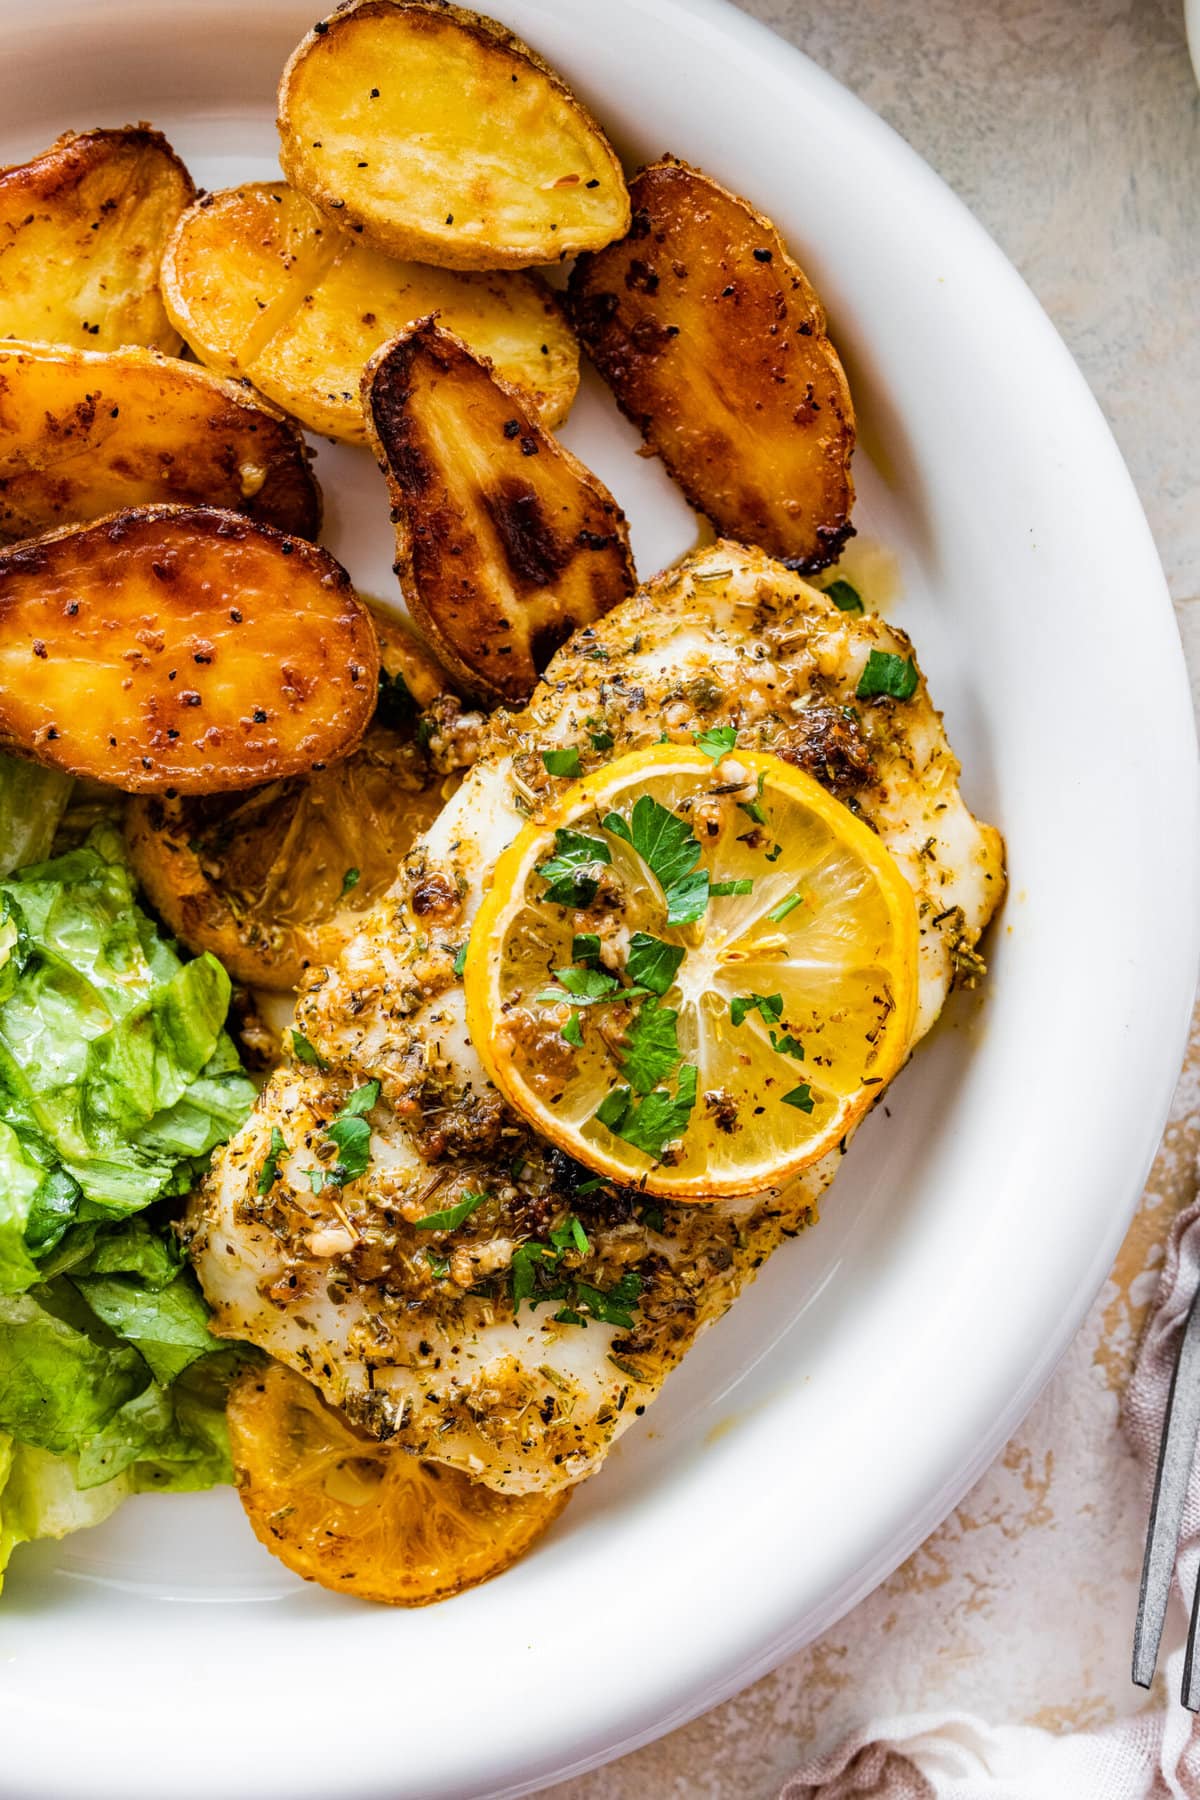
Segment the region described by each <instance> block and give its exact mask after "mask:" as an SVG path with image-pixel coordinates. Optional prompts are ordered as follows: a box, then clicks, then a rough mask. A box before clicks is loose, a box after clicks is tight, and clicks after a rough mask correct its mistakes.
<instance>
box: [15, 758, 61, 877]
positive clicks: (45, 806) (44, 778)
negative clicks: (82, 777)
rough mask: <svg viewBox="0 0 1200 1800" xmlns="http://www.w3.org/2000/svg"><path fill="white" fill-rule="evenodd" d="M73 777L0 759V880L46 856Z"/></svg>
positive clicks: (23, 763) (33, 764)
mask: <svg viewBox="0 0 1200 1800" xmlns="http://www.w3.org/2000/svg"><path fill="white" fill-rule="evenodd" d="M74 785H75V784H74V780H73V777H71V776H70V775H64V774H63V773H62V772H61V771H60V770H58V769H47V768H44V767H43V766H42V765H41V763H31V762H23V761H22V760H21V758H20V757H17V756H0V876H3V875H11V873H12V871H13V870H14V869H21V868H24V866H25V864H26V863H31V862H40V861H41V860H42V858H43V857H44V856H48V855H49V854H50V846H51V845H52V844H53V842H54V834H55V832H56V831H57V830H58V823H59V820H60V819H61V818H62V816H63V814H64V812H65V811H66V810H67V801H68V799H69V798H70V795H71V789H72V787H73V786H74Z"/></svg>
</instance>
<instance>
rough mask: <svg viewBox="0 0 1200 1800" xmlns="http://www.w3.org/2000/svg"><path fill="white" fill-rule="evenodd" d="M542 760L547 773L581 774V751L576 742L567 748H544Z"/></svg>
mask: <svg viewBox="0 0 1200 1800" xmlns="http://www.w3.org/2000/svg"><path fill="white" fill-rule="evenodd" d="M542 762H543V764H544V766H545V770H546V773H547V775H572V776H574V775H578V774H579V752H578V750H577V749H576V748H575V746H574V744H572V745H571V746H570V748H569V749H567V750H543V751H542Z"/></svg>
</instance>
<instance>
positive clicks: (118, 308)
mask: <svg viewBox="0 0 1200 1800" xmlns="http://www.w3.org/2000/svg"><path fill="white" fill-rule="evenodd" d="M195 194H196V190H195V188H194V187H193V185H192V178H191V176H190V175H189V174H188V172H187V170H186V169H185V168H184V166H183V164H182V163H181V162H180V160H179V158H178V157H177V156H176V154H175V152H174V151H173V150H172V148H171V146H170V144H168V142H167V140H166V138H165V137H163V135H162V133H161V132H158V131H151V129H150V128H149V126H148V125H126V126H124V127H122V129H121V130H119V131H85V132H81V133H78V134H77V133H75V132H73V131H69V132H67V133H66V134H65V136H63V137H60V138H59V139H58V141H57V142H56V143H53V144H51V146H50V148H49V149H48V150H46V151H44V152H43V154H42V155H41V156H35V157H34V159H33V161H32V162H27V163H17V164H15V165H14V166H12V167H11V168H7V169H3V170H0V337H16V338H25V339H34V340H36V341H38V342H40V343H49V344H74V345H75V346H76V347H77V348H79V349H81V350H118V349H120V348H121V346H122V345H124V344H141V345H143V346H146V347H148V348H151V349H156V350H167V351H176V350H178V349H179V336H178V334H177V332H176V331H175V329H174V327H173V326H172V325H171V322H170V320H169V319H168V318H167V315H166V312H165V311H164V310H163V303H162V299H161V297H160V295H159V291H158V264H159V258H160V257H161V255H162V248H163V245H164V243H165V242H166V239H167V234H168V233H169V232H170V230H171V228H172V226H173V225H174V224H175V221H176V220H177V219H178V217H179V215H180V213H181V212H182V211H183V209H184V207H185V206H188V205H190V203H191V201H192V200H193V199H194V198H195Z"/></svg>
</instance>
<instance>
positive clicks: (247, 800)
mask: <svg viewBox="0 0 1200 1800" xmlns="http://www.w3.org/2000/svg"><path fill="white" fill-rule="evenodd" d="M376 628H377V631H378V635H379V650H380V657H381V661H382V669H383V673H382V676H381V679H380V685H379V704H378V707H377V709H376V712H375V716H374V718H373V719H372V721H371V724H370V727H369V728H368V730H367V734H366V736H365V737H364V738H363V740H362V743H361V744H360V745H359V746H358V748H357V750H355V751H353V752H352V753H351V754H350V755H349V756H347V757H345V758H344V759H343V760H342V761H341V762H337V763H333V764H331V765H330V766H329V767H328V768H326V769H323V770H320V771H319V772H317V773H316V774H312V775H294V776H292V777H291V779H290V780H287V781H273V782H270V783H268V785H267V786H266V787H258V788H252V789H251V790H250V791H249V792H248V793H244V794H207V795H205V794H193V795H177V796H176V797H175V798H174V799H172V800H168V799H165V798H163V797H162V796H161V795H157V794H155V795H139V796H136V797H135V798H134V799H133V800H131V801H130V803H129V805H128V807H127V808H126V812H125V841H126V843H127V845H128V847H129V855H130V860H131V862H132V863H133V867H134V870H135V872H136V874H137V877H138V879H139V881H140V882H141V884H142V886H143V888H144V889H145V890H146V893H147V894H148V895H149V897H150V900H151V901H152V903H153V905H154V906H155V908H156V910H157V911H158V912H159V913H160V914H161V915H162V917H163V918H164V919H165V920H166V922H167V924H168V926H169V927H170V929H171V930H172V931H173V932H174V933H175V935H176V936H177V937H179V938H181V939H182V940H183V942H184V943H185V944H186V945H187V946H188V948H189V949H191V950H196V951H200V950H211V951H212V952H213V954H214V955H215V956H218V957H219V958H220V960H221V961H222V962H223V963H224V964H225V967H226V968H227V969H228V970H229V972H230V974H231V975H233V976H235V977H236V978H237V980H239V981H244V982H246V983H248V984H249V985H250V986H252V987H260V988H276V989H280V990H286V989H289V988H294V987H297V986H299V983H300V981H301V979H302V977H303V975H304V971H305V970H306V969H307V968H309V967H310V965H317V966H321V965H324V964H328V963H330V962H332V961H333V959H334V957H335V956H336V955H337V952H338V950H339V948H340V947H341V945H342V944H343V943H344V942H345V940H346V939H347V938H349V937H351V936H352V935H353V933H354V932H355V931H356V930H357V928H358V926H359V924H360V923H361V918H362V914H363V913H364V912H365V911H366V909H367V908H368V907H369V906H371V905H372V904H373V903H374V902H375V901H376V900H377V899H378V898H379V896H380V895H381V894H382V893H383V892H384V890H385V889H386V888H387V887H388V886H389V885H390V884H391V882H392V881H393V880H394V878H395V874H396V870H397V869H398V867H399V865H400V860H401V858H402V857H403V856H404V854H405V852H406V851H407V850H408V848H409V846H410V845H411V843H412V841H413V839H414V838H415V837H416V836H417V835H418V833H420V832H422V831H425V830H426V829H427V828H428V826H430V825H431V824H432V823H433V820H434V819H435V818H436V816H437V814H438V813H439V812H440V811H441V808H442V804H443V801H444V800H445V798H446V795H447V793H448V792H449V790H450V787H451V785H452V783H451V782H448V781H447V778H446V777H444V776H443V775H442V774H441V773H439V772H438V771H437V770H436V769H435V768H434V767H433V765H432V763H431V762H430V760H429V758H428V757H427V755H426V753H425V750H424V749H423V748H422V745H421V743H420V741H419V739H418V722H419V721H418V709H419V708H422V707H425V706H428V705H429V704H430V702H431V701H432V700H434V699H435V698H436V697H437V696H438V695H439V694H442V693H444V692H445V691H446V689H447V688H448V686H449V683H448V681H447V679H446V676H445V674H444V673H443V671H442V670H441V669H439V668H438V666H437V664H436V663H435V662H434V660H433V658H432V657H431V656H430V655H429V652H428V651H427V650H425V649H424V647H423V646H422V645H420V644H419V643H418V642H417V640H416V639H415V638H414V637H413V636H412V635H411V634H410V633H409V632H407V631H406V630H405V629H404V628H403V627H402V626H399V625H397V624H396V623H395V622H394V621H393V620H384V619H381V618H380V617H379V615H378V614H377V615H376Z"/></svg>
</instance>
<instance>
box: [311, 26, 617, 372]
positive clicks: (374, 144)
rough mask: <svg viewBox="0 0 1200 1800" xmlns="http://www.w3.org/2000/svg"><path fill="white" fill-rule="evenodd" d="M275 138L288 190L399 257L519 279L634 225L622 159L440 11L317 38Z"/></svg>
mask: <svg viewBox="0 0 1200 1800" xmlns="http://www.w3.org/2000/svg"><path fill="white" fill-rule="evenodd" d="M279 135H280V139H281V140H282V142H281V149H280V153H279V159H280V162H281V163H282V164H283V172H284V174H285V175H286V176H287V178H288V180H289V181H290V182H291V183H292V185H293V187H297V188H299V189H300V191H301V193H304V194H307V195H308V196H309V198H310V199H311V200H314V201H315V202H316V204H317V205H318V206H319V207H321V209H322V211H324V212H327V213H329V214H330V216H331V217H332V218H334V219H336V221H337V222H338V224H340V225H346V226H349V227H351V229H353V230H356V231H357V230H361V231H362V232H363V234H364V236H365V237H366V238H368V239H369V240H371V241H372V242H374V243H376V244H378V245H379V247H380V248H381V249H383V250H387V251H388V252H390V254H391V255H393V256H412V257H417V258H419V259H420V260H421V261H422V262H431V263H438V264H440V265H441V266H443V267H444V268H448V269H524V268H528V267H529V265H530V264H531V263H549V262H556V261H558V260H559V259H560V258H562V257H564V256H574V255H576V253H577V252H578V251H580V250H597V249H599V248H600V246H601V245H603V244H607V243H611V241H612V240H613V238H618V237H620V236H621V234H622V233H623V232H624V231H625V230H626V228H627V227H628V224H629V195H628V192H627V190H626V187H625V177H624V175H623V174H622V173H621V165H620V163H619V162H618V161H617V156H616V152H615V151H614V150H613V147H612V145H611V144H610V143H609V141H608V139H607V138H606V137H605V135H604V133H603V132H602V131H601V129H600V127H599V125H597V123H596V121H595V119H593V118H592V116H591V114H590V113H589V112H588V111H587V110H586V109H585V108H584V107H583V106H582V105H581V104H580V102H579V101H578V100H577V99H576V97H575V95H574V94H573V93H572V92H571V90H570V88H568V87H567V86H566V84H565V82H563V81H562V80H561V78H560V77H559V76H558V75H556V74H555V72H554V70H553V69H551V68H548V67H547V65H546V64H545V63H544V62H543V61H542V59H541V57H540V56H537V55H536V54H535V53H534V52H533V51H532V50H531V49H530V48H529V47H528V45H527V44H523V43H522V42H521V40H520V39H519V38H515V37H514V36H513V35H512V33H511V32H510V31H506V30H505V28H504V27H503V25H498V24H497V23H496V21H495V20H494V19H485V18H483V17H481V16H480V14H479V13H475V12H469V11H468V10H467V9H466V8H465V7H461V6H450V5H447V4H445V0H349V4H347V5H345V6H340V7H339V8H338V9H337V11H336V12H334V13H332V14H331V15H330V16H329V18H327V19H323V20H322V21H321V23H320V24H319V25H316V26H314V27H313V29H312V31H310V32H309V34H308V36H307V37H306V38H305V39H304V40H303V42H302V43H301V44H300V45H299V46H298V47H297V49H296V50H295V51H294V52H293V54H292V57H291V60H290V62H289V63H288V65H287V68H286V69H285V70H284V72H283V79H282V81H281V82H280V84H279ZM448 323H450V324H453V321H452V320H450V321H448ZM483 347H484V348H486V347H487V346H483Z"/></svg>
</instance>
